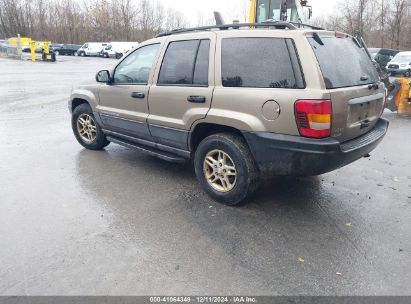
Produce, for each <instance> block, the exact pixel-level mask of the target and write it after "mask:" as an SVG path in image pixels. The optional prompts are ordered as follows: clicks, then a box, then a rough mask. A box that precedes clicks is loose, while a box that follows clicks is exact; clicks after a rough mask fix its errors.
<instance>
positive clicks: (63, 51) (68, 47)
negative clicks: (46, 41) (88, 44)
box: [53, 44, 81, 56]
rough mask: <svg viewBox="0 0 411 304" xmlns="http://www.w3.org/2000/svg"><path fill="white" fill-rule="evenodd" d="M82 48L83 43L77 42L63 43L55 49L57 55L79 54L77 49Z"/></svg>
mask: <svg viewBox="0 0 411 304" xmlns="http://www.w3.org/2000/svg"><path fill="white" fill-rule="evenodd" d="M80 48H81V45H77V44H63V45H62V46H61V47H60V48H55V49H54V50H53V52H54V54H56V55H71V56H74V55H77V51H78V50H79V49H80Z"/></svg>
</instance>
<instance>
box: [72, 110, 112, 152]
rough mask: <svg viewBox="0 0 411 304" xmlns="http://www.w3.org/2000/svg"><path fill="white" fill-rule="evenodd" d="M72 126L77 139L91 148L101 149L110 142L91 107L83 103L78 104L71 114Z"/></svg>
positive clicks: (84, 145)
mask: <svg viewBox="0 0 411 304" xmlns="http://www.w3.org/2000/svg"><path fill="white" fill-rule="evenodd" d="M71 127H72V129H73V133H74V136H75V137H76V139H77V141H78V142H79V143H80V144H81V145H82V146H83V147H84V148H87V149H90V150H101V149H103V148H104V147H106V146H107V145H108V144H109V143H110V142H109V141H108V140H107V139H106V136H105V135H104V133H103V131H102V130H101V128H100V126H99V124H98V123H97V121H96V119H95V117H94V114H93V110H92V109H91V107H90V106H89V105H88V104H86V103H83V104H81V105H79V106H77V107H76V108H75V109H74V111H73V114H72V116H71Z"/></svg>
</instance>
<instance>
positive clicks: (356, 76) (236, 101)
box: [69, 22, 388, 205]
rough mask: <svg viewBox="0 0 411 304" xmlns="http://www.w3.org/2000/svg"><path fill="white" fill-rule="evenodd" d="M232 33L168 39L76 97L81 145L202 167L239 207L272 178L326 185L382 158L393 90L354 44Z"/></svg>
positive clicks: (322, 35) (343, 39)
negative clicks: (326, 179)
mask: <svg viewBox="0 0 411 304" xmlns="http://www.w3.org/2000/svg"><path fill="white" fill-rule="evenodd" d="M264 25H265V26H266V27H265V28H260V27H259V25H255V26H254V27H253V28H250V27H249V26H246V25H225V26H220V27H219V26H214V27H204V28H197V29H188V30H178V31H173V32H169V33H164V34H161V35H159V36H157V37H156V38H154V39H151V40H148V41H146V42H144V43H142V44H140V45H139V47H138V48H137V49H135V50H134V51H132V52H130V54H128V56H126V57H125V58H124V59H122V60H121V61H120V62H119V63H118V64H117V65H116V67H115V68H114V69H112V70H110V71H108V70H103V71H100V72H98V73H97V76H96V80H97V82H99V83H98V84H95V85H91V86H83V87H80V88H78V89H76V90H74V91H73V92H72V95H71V98H70V101H69V109H70V111H71V112H72V127H73V131H74V134H75V136H76V138H77V140H78V141H79V143H80V144H82V145H83V146H84V147H86V148H88V149H92V150H98V149H102V148H104V147H105V146H107V145H108V144H109V143H110V142H114V143H117V144H120V145H124V146H126V147H131V148H137V149H139V150H142V151H145V152H147V153H150V154H152V155H155V156H158V157H160V158H162V159H165V160H169V161H175V162H183V161H186V160H189V159H192V160H193V162H194V167H195V172H196V175H197V178H198V180H199V182H200V184H201V186H202V187H203V188H204V189H205V191H206V192H207V193H208V194H209V195H210V196H211V197H213V198H214V199H216V200H217V201H219V202H221V203H224V204H227V205H236V204H239V203H240V202H242V201H244V200H245V199H246V198H247V197H248V196H249V195H251V194H252V193H253V192H254V191H255V190H256V188H257V185H258V181H259V179H260V177H261V176H267V175H270V174H271V175H272V174H276V175H318V174H322V173H325V172H329V171H332V170H334V169H337V168H339V167H342V166H344V165H347V164H349V163H351V162H353V161H355V160H357V159H359V158H361V157H363V156H365V155H367V154H368V153H369V152H370V151H372V150H373V149H374V148H375V147H376V146H377V145H378V143H379V142H380V141H381V140H382V138H383V137H384V135H385V133H386V130H387V127H388V122H387V121H386V120H384V119H382V118H380V116H381V114H382V112H383V109H384V101H385V95H386V94H385V88H384V85H383V84H382V83H381V82H380V80H379V77H378V74H377V72H376V70H375V68H374V66H373V64H372V62H371V60H370V59H369V58H368V57H367V55H366V52H365V51H364V49H362V48H361V46H360V44H359V43H358V41H357V40H356V39H355V38H353V37H351V36H349V35H346V34H343V33H338V32H331V31H324V30H312V29H310V30H300V29H297V28H295V27H294V26H293V25H291V24H288V23H284V22H278V23H270V24H269V26H270V27H269V28H267V23H266V24H264Z"/></svg>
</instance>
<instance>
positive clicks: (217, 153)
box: [203, 149, 237, 192]
mask: <svg viewBox="0 0 411 304" xmlns="http://www.w3.org/2000/svg"><path fill="white" fill-rule="evenodd" d="M203 171H204V175H205V178H206V180H207V182H208V184H209V185H210V186H211V187H212V188H213V189H214V190H217V191H219V192H229V191H230V190H232V189H233V188H234V186H235V184H236V181H237V170H236V168H235V164H234V162H233V160H232V159H231V157H230V156H229V155H228V154H227V153H226V152H224V151H222V150H218V149H216V150H212V151H210V152H208V153H207V155H206V156H205V158H204V164H203Z"/></svg>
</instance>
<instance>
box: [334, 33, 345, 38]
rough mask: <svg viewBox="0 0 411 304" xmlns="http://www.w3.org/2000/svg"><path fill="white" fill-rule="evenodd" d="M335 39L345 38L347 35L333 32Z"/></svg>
mask: <svg viewBox="0 0 411 304" xmlns="http://www.w3.org/2000/svg"><path fill="white" fill-rule="evenodd" d="M335 37H337V38H347V37H348V36H347V34H345V33H342V32H335Z"/></svg>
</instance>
